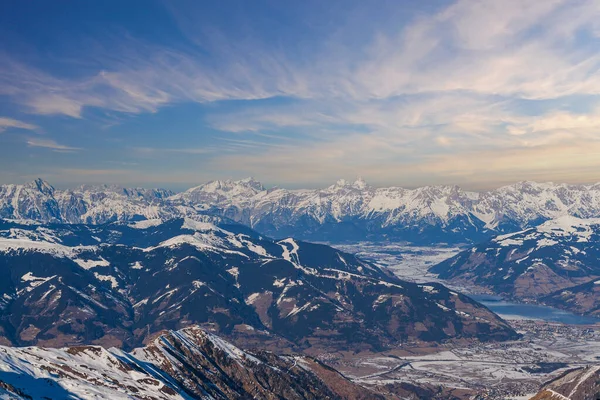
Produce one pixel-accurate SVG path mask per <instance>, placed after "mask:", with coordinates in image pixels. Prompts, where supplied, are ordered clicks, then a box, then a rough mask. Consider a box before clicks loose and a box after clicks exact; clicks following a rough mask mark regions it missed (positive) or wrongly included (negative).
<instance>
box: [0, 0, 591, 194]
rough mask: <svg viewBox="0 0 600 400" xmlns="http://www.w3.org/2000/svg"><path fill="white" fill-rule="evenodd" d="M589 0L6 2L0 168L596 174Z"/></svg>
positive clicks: (403, 180)
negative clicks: (375, 3)
mask: <svg viewBox="0 0 600 400" xmlns="http://www.w3.org/2000/svg"><path fill="white" fill-rule="evenodd" d="M598 21H600V5H598V4H597V2H594V1H592V0H576V1H574V2H573V1H572V2H568V1H566V0H554V1H550V2H540V1H533V0H528V1H518V0H510V1H493V0H491V1H486V2H479V1H467V0H456V1H450V0H435V1H432V2H427V3H426V4H423V2H418V1H414V0H404V1H401V2H391V1H387V0H381V1H380V2H378V3H377V6H373V4H366V3H364V2H360V1H356V0H352V1H341V0H334V1H331V2H326V3H322V2H318V1H315V0H311V1H308V2H304V3H277V2H271V1H269V0H264V1H263V0H261V1H257V2H252V3H248V2H244V1H242V0H230V1H226V2H219V3H207V2H193V1H186V0H182V1H176V2H166V1H162V0H149V1H142V0H133V1H130V2H127V3H126V4H122V2H117V1H116V0H107V1H104V2H99V3H98V2H97V3H92V4H89V3H88V4H84V3H81V2H78V1H74V0H69V1H66V2H62V3H61V4H60V5H57V4H54V3H45V4H38V5H37V6H36V7H35V8H33V9H32V8H31V7H29V5H27V4H25V3H23V2H4V3H3V4H1V5H0V34H1V35H2V37H3V38H4V40H3V41H2V44H0V184H3V183H13V182H23V181H27V180H30V179H31V178H32V177H35V176H38V175H41V176H42V177H43V178H44V179H46V180H48V181H52V182H55V183H56V185H57V186H65V187H68V186H73V185H77V184H81V183H102V182H112V183H115V184H119V185H122V186H144V187H148V186H165V185H167V186H168V187H173V188H175V187H177V188H183V187H186V186H190V185H193V184H194V182H198V181H208V180H210V179H212V178H217V179H223V178H234V179H235V178H238V179H239V178H241V177H243V176H247V175H253V176H261V177H263V179H264V180H265V182H269V183H270V184H273V185H278V186H284V187H321V186H323V185H326V184H328V183H329V182H332V181H333V182H334V181H335V180H336V179H337V178H338V177H339V176H357V175H361V176H364V177H365V179H366V180H367V181H369V182H373V184H375V185H377V186H392V185H393V186H401V187H421V186H432V185H458V186H461V187H465V188H469V189H470V190H471V189H472V190H486V189H491V188H495V187H501V186H504V185H507V184H510V183H511V182H518V181H537V182H539V181H560V182H567V183H569V184H582V183H586V182H598V181H600V157H598V154H600V130H599V128H600V112H599V111H600V74H599V72H600V56H598V50H600V35H599V34H598V32H600V22H598Z"/></svg>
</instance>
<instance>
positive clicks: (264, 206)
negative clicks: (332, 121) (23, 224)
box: [0, 179, 600, 243]
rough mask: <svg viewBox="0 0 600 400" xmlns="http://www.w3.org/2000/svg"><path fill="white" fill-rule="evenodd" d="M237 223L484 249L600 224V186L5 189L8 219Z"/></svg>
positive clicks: (325, 236) (293, 232)
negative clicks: (538, 230)
mask: <svg viewBox="0 0 600 400" xmlns="http://www.w3.org/2000/svg"><path fill="white" fill-rule="evenodd" d="M207 210H210V212H211V213H216V214H218V215H221V216H224V217H227V218H230V219H233V220H235V221H237V222H240V223H242V224H244V225H247V226H250V227H252V228H253V229H255V230H257V231H259V232H261V233H263V234H265V235H268V236H271V237H288V236H292V237H296V238H299V239H305V240H313V241H314V240H318V241H332V242H340V241H344V240H353V241H356V240H367V239H372V240H382V239H393V240H406V241H411V242H419V243H440V242H452V243H459V242H479V241H482V240H485V239H488V238H490V237H491V236H493V235H495V234H498V233H508V232H514V231H519V230H522V229H524V228H528V227H532V226H536V225H538V224H540V223H541V222H544V221H546V220H549V219H555V218H558V217H561V216H566V215H570V216H575V217H579V218H591V217H600V184H596V185H566V184H552V183H535V182H520V183H517V184H514V185H510V186H505V187H502V188H499V189H496V190H492V191H488V192H481V193H475V192H468V191H464V190H462V189H461V188H459V187H457V186H428V187H422V188H417V189H404V188H399V187H389V188H374V187H371V186H369V185H368V184H367V183H365V182H364V181H362V180H357V181H356V182H346V181H343V180H340V181H338V182H337V183H336V184H335V185H332V186H330V187H328V188H325V189H300V190H287V189H282V188H271V189H265V188H264V187H263V186H262V185H261V184H260V183H259V182H257V181H255V180H253V179H244V180H240V181H213V182H209V183H207V184H204V185H200V186H198V187H194V188H191V189H189V190H187V191H185V192H183V193H178V194H172V193H170V192H168V191H165V190H150V189H124V188H119V187H114V186H82V187H79V188H76V189H71V190H64V191H61V190H55V189H54V188H53V187H52V186H50V185H49V184H48V183H47V182H44V181H42V180H36V181H34V182H32V183H30V184H27V185H4V186H0V218H5V219H14V220H34V221H39V222H44V223H48V222H63V223H92V224H101V223H106V222H113V221H132V220H139V219H155V218H163V219H167V218H173V217H178V216H179V217H181V216H191V215H194V214H196V213H198V212H199V211H201V212H203V211H207Z"/></svg>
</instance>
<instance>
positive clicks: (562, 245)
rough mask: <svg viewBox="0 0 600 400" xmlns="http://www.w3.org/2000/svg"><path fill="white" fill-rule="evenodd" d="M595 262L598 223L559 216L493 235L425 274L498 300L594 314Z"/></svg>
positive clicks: (599, 292) (599, 249) (597, 302)
mask: <svg viewBox="0 0 600 400" xmlns="http://www.w3.org/2000/svg"><path fill="white" fill-rule="evenodd" d="M599 257H600V220H599V219H579V218H574V217H563V218H559V219H557V220H552V221H548V222H545V223H544V224H542V225H540V226H538V227H535V228H529V229H526V230H524V231H521V232H517V233H512V234H507V235H500V236H497V237H495V238H493V239H491V240H489V241H487V242H484V243H481V244H479V245H477V246H475V247H473V248H471V249H467V250H465V251H463V252H461V253H459V254H457V255H456V256H454V257H453V258H450V259H448V260H446V261H443V262H442V263H440V264H438V265H435V266H434V267H432V268H431V269H430V271H431V272H434V273H437V274H439V276H440V278H443V279H449V280H456V281H465V282H468V283H470V284H473V285H477V286H480V287H483V288H486V289H489V290H490V291H492V292H494V293H497V294H500V295H502V296H506V297H510V298H515V299H519V300H524V301H539V302H543V303H547V304H550V305H553V306H555V307H558V308H563V309H567V310H570V311H573V312H575V313H579V314H584V313H585V314H598V309H599V307H600V285H597V284H596V282H599V277H600V264H599V263H598V258H599Z"/></svg>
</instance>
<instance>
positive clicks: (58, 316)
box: [0, 215, 517, 349]
mask: <svg viewBox="0 0 600 400" xmlns="http://www.w3.org/2000/svg"><path fill="white" fill-rule="evenodd" d="M0 293H2V298H0V341H3V343H0V344H6V345H35V344H38V345H43V346H50V347H56V346H63V345H73V344H101V345H105V346H118V347H122V348H126V349H127V348H133V347H136V346H139V345H141V344H142V343H143V342H144V341H146V340H147V339H148V338H149V337H151V336H152V335H153V334H154V333H156V332H159V331H161V330H163V329H181V328H184V327H186V326H189V325H192V324H203V325H204V326H207V327H210V328H211V329H214V330H216V331H218V332H221V333H222V334H225V335H229V336H244V337H257V336H258V337H260V338H261V340H262V341H268V340H274V339H275V338H280V339H281V340H284V341H287V342H288V343H290V344H291V345H292V346H295V347H298V348H306V347H311V346H319V345H323V346H326V347H327V348H329V349H334V348H336V346H339V347H342V348H348V347H353V348H359V347H363V348H371V349H380V348H385V347H387V346H389V345H392V344H394V343H398V342H400V341H405V340H421V341H441V340H445V339H452V338H474V339H479V340H483V341H485V340H504V339H512V338H516V337H517V334H516V333H515V332H514V331H513V330H512V329H511V328H510V327H509V326H508V325H507V324H506V323H505V322H504V321H503V320H501V319H500V318H498V317H497V316H496V315H495V314H493V313H492V312H490V311H489V310H488V309H487V308H485V307H484V306H482V305H480V304H479V303H476V302H475V301H473V300H471V299H470V298H468V297H466V296H463V295H461V294H459V293H456V292H453V291H450V290H449V289H447V288H446V287H444V286H442V285H439V284H431V285H417V284H414V283H410V282H404V281H402V280H399V279H398V278H396V277H395V276H393V275H392V274H391V272H387V271H385V270H382V269H380V268H378V267H376V266H374V265H371V264H368V263H366V262H363V261H361V260H359V259H357V258H356V257H354V256H352V255H350V254H346V253H343V252H341V251H338V250H336V249H333V248H331V247H328V246H325V245H318V244H310V243H306V242H301V241H296V240H294V239H289V238H288V239H283V240H279V241H276V240H272V239H269V238H267V237H264V236H261V235H260V234H258V233H256V232H254V231H252V230H251V229H249V228H247V227H245V226H243V225H240V224H237V223H235V222H233V221H230V220H227V219H224V218H223V217H218V216H201V215H196V217H195V219H192V218H181V219H171V220H168V221H166V222H162V221H161V220H158V219H154V220H144V221H137V222H130V223H126V224H124V223H112V224H104V225H82V224H76V225H64V224H56V225H31V224H30V225H22V224H17V223H14V222H0Z"/></svg>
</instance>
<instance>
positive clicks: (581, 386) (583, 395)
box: [531, 366, 600, 400]
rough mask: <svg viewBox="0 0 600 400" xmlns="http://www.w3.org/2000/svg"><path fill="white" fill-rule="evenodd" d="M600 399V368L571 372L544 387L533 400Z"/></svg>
mask: <svg viewBox="0 0 600 400" xmlns="http://www.w3.org/2000/svg"><path fill="white" fill-rule="evenodd" d="M598 398H600V367H592V366H590V367H587V368H580V369H576V370H571V371H568V372H566V373H565V374H563V375H561V376H560V377H559V378H557V379H554V380H553V381H552V382H549V383H548V384H546V385H545V386H544V388H543V389H542V390H541V391H540V392H539V393H538V394H536V395H535V396H534V397H532V398H531V400H566V399H569V400H596V399H598Z"/></svg>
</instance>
